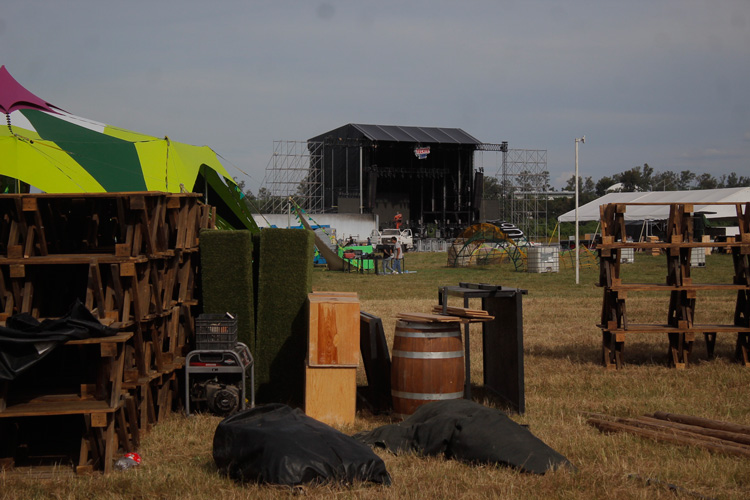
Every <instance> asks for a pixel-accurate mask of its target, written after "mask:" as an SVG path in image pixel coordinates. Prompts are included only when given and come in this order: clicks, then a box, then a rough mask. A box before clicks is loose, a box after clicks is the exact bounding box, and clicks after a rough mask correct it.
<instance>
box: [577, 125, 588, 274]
mask: <svg viewBox="0 0 750 500" xmlns="http://www.w3.org/2000/svg"><path fill="white" fill-rule="evenodd" d="M579 142H582V143H584V144H585V143H586V136H585V135H584V136H583V137H581V138H580V139H578V138H576V285H577V284H578V283H579V282H580V280H579V268H580V260H581V254H580V251H579V248H578V244H579V239H580V238H579V237H578V143H579Z"/></svg>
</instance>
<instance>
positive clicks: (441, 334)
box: [396, 330, 461, 339]
mask: <svg viewBox="0 0 750 500" xmlns="http://www.w3.org/2000/svg"><path fill="white" fill-rule="evenodd" d="M396 337H411V338H420V339H430V338H436V339H438V338H446V337H458V338H461V332H457V331H456V330H451V331H447V332H404V331H400V332H396Z"/></svg>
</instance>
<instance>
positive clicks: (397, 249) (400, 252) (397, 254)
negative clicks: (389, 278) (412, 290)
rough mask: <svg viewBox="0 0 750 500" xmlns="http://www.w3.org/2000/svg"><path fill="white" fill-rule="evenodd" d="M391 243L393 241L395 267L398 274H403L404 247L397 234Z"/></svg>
mask: <svg viewBox="0 0 750 500" xmlns="http://www.w3.org/2000/svg"><path fill="white" fill-rule="evenodd" d="M391 243H393V254H392V257H393V263H394V266H393V269H394V272H395V273H396V274H401V259H403V258H404V249H403V248H402V247H401V244H399V242H398V240H397V239H396V237H395V236H394V237H393V238H391Z"/></svg>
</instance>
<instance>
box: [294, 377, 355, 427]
mask: <svg viewBox="0 0 750 500" xmlns="http://www.w3.org/2000/svg"><path fill="white" fill-rule="evenodd" d="M356 410H357V369H356V368H348V367H345V368H339V367H336V368H316V367H310V366H308V367H306V368H305V413H306V414H307V415H308V416H310V417H312V418H314V419H316V420H320V421H321V422H324V423H327V424H352V423H354V417H355V414H356Z"/></svg>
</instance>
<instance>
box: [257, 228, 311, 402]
mask: <svg viewBox="0 0 750 500" xmlns="http://www.w3.org/2000/svg"><path fill="white" fill-rule="evenodd" d="M313 244H314V237H313V232H312V231H308V230H306V229H274V228H271V229H263V230H262V231H261V234H260V259H259V261H260V263H259V271H258V316H257V335H256V341H255V353H254V355H255V380H256V386H257V388H258V392H257V397H258V400H259V401H261V402H281V403H287V404H292V405H301V404H302V398H303V394H304V382H305V357H306V355H307V329H308V322H309V321H308V318H307V314H306V304H307V294H308V293H310V292H311V291H312V270H313Z"/></svg>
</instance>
